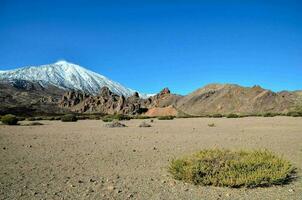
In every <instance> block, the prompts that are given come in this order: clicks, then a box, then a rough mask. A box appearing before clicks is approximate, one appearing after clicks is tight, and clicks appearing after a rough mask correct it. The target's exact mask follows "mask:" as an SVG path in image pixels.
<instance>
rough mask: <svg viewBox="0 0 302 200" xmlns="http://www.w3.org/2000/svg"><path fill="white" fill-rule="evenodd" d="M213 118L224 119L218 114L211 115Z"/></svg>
mask: <svg viewBox="0 0 302 200" xmlns="http://www.w3.org/2000/svg"><path fill="white" fill-rule="evenodd" d="M211 117H213V118H222V117H223V115H222V114H219V113H216V114H213V115H211Z"/></svg>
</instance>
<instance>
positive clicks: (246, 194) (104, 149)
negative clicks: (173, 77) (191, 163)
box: [0, 117, 302, 200]
mask: <svg viewBox="0 0 302 200" xmlns="http://www.w3.org/2000/svg"><path fill="white" fill-rule="evenodd" d="M142 121H146V122H149V121H150V120H131V121H125V122H124V123H125V124H126V125H127V126H128V127H127V128H106V127H104V124H105V123H104V122H102V121H100V120H85V121H78V122H72V123H64V122H60V121H42V123H44V124H45V125H43V126H28V127H24V126H5V125H1V126H0V148H1V149H0V199H30V200H34V199H75V200H76V199H141V200H145V199H199V200H200V199H205V200H208V199H210V200H211V199H215V200H216V199H232V200H234V199H246V200H252V199H261V200H264V199H270V200H276V199H280V200H291V199H293V200H301V199H302V181H301V178H298V179H297V180H295V181H293V182H292V183H290V184H288V185H285V186H274V187H269V188H257V189H246V188H241V189H230V188H218V187H203V186H194V185H191V184H185V183H183V182H180V181H175V180H174V179H173V178H172V177H171V176H170V175H169V173H168V172H167V167H168V165H169V160H171V159H173V158H175V157H179V156H182V155H186V154H190V153H192V152H196V151H198V150H201V149H204V148H213V147H218V148H229V149H259V148H266V149H269V150H271V151H273V152H275V153H277V154H279V155H282V156H283V157H284V158H286V159H288V160H290V161H291V162H292V164H293V165H295V166H296V167H297V168H298V175H299V176H300V177H301V175H302V173H301V169H302V118H292V117H274V118H257V117H249V118H241V119H225V118H222V119H211V118H194V119H174V120H172V121H158V120H155V121H154V123H150V124H151V125H152V127H151V128H139V127H137V126H138V125H139V124H140V123H141V122H142ZM22 123H28V122H26V121H24V122H22ZM209 123H215V125H216V127H208V124H209Z"/></svg>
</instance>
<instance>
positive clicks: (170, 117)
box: [157, 116, 175, 120]
mask: <svg viewBox="0 0 302 200" xmlns="http://www.w3.org/2000/svg"><path fill="white" fill-rule="evenodd" d="M174 118H175V117H174V116H160V117H157V119H158V120H173V119H174Z"/></svg>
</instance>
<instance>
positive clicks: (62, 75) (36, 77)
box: [0, 61, 135, 97]
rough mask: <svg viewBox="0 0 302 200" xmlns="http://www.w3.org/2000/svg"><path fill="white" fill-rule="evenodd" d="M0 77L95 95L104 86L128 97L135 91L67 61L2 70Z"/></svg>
mask: <svg viewBox="0 0 302 200" xmlns="http://www.w3.org/2000/svg"><path fill="white" fill-rule="evenodd" d="M0 79H2V80H27V81H39V82H40V84H41V85H43V84H52V85H54V86H56V87H59V88H62V89H65V90H70V89H72V90H80V91H83V92H88V93H90V94H93V95H96V94H98V92H99V90H100V89H101V88H102V87H108V88H109V89H110V90H111V91H112V92H114V93H116V94H118V95H124V96H126V97H127V96H131V95H132V94H133V93H134V92H135V91H134V90H132V89H129V88H126V87H124V86H122V85H121V84H119V83H117V82H114V81H112V80H110V79H108V78H106V77H105V76H102V75H100V74H97V73H95V72H92V71H89V70H87V69H85V68H83V67H81V66H79V65H75V64H72V63H68V62H66V61H58V62H56V63H54V64H49V65H41V66H30V67H24V68H19V69H15V70H9V71H2V72H0Z"/></svg>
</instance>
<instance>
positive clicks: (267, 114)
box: [262, 112, 278, 117]
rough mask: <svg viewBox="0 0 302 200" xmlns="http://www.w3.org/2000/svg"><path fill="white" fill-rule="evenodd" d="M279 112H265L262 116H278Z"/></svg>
mask: <svg viewBox="0 0 302 200" xmlns="http://www.w3.org/2000/svg"><path fill="white" fill-rule="evenodd" d="M277 115H278V114H277V113H269V112H268V113H264V114H263V115H262V116H263V117H275V116H277Z"/></svg>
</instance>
